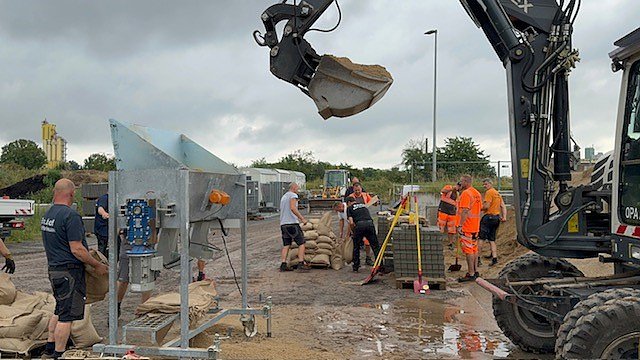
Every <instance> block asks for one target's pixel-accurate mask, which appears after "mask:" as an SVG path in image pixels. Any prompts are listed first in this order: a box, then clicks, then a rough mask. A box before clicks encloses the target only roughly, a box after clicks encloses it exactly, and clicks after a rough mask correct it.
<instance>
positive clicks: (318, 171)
mask: <svg viewBox="0 0 640 360" xmlns="http://www.w3.org/2000/svg"><path fill="white" fill-rule="evenodd" d="M432 155H433V154H432V152H430V151H429V149H428V144H427V141H426V139H425V140H410V141H409V142H408V143H407V144H406V145H405V146H404V148H403V150H402V154H401V157H402V163H401V166H394V167H392V168H391V169H377V168H373V167H364V168H362V169H358V168H355V167H354V166H352V165H351V164H348V163H339V164H332V163H330V162H327V161H321V160H318V159H316V158H315V156H314V154H313V152H311V151H302V150H295V151H294V152H292V153H290V154H287V155H285V156H283V157H281V158H280V159H279V160H278V161H276V162H268V161H267V160H266V159H265V158H264V157H263V158H260V159H257V160H254V161H252V163H251V167H258V168H272V169H283V170H294V171H300V172H302V173H304V174H305V175H306V176H307V180H308V181H314V180H318V179H322V178H323V177H324V171H325V170H329V169H345V170H349V171H350V173H351V175H352V176H357V177H359V178H361V179H363V180H365V179H366V180H368V181H371V180H386V181H390V182H395V183H403V182H408V181H411V180H413V181H415V182H428V181H430V179H431V171H432V167H431V159H432ZM436 162H437V165H438V166H437V170H436V171H437V177H438V179H455V178H457V177H458V176H460V175H461V174H471V175H472V176H474V177H495V170H494V168H493V167H492V166H491V164H490V161H489V156H488V155H486V154H485V153H484V151H483V150H482V149H481V148H480V145H478V144H476V143H475V142H474V141H473V139H472V138H469V137H454V138H447V139H445V145H444V146H443V147H439V148H437V149H436ZM11 163H13V164H17V165H19V166H22V167H24V168H26V169H31V170H38V169H42V168H43V167H44V166H45V165H46V163H47V159H46V156H45V153H44V150H42V148H40V146H38V144H36V143H35V142H34V141H31V140H26V139H19V140H15V141H13V142H11V143H9V144H6V145H4V146H3V147H2V150H1V152H0V164H11ZM57 169H58V170H100V171H111V170H115V169H116V165H115V158H114V157H112V156H107V155H105V154H100V153H95V154H91V155H89V156H88V157H87V158H86V159H85V160H84V162H83V164H82V165H80V164H79V163H77V162H75V161H73V160H70V161H67V162H65V163H61V164H59V165H58V168H57Z"/></svg>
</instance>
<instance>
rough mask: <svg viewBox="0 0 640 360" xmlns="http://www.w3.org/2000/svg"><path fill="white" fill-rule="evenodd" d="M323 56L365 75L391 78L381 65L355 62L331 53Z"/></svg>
mask: <svg viewBox="0 0 640 360" xmlns="http://www.w3.org/2000/svg"><path fill="white" fill-rule="evenodd" d="M324 56H326V57H329V58H331V59H333V60H335V61H336V62H338V63H339V64H340V65H342V66H344V67H345V68H347V69H349V70H352V71H359V72H362V73H364V74H366V75H370V76H374V77H380V78H389V79H392V77H391V74H390V73H389V72H388V71H387V69H385V68H384V67H383V66H380V65H363V64H356V63H354V62H352V61H351V60H349V59H348V58H346V57H337V56H333V55H324Z"/></svg>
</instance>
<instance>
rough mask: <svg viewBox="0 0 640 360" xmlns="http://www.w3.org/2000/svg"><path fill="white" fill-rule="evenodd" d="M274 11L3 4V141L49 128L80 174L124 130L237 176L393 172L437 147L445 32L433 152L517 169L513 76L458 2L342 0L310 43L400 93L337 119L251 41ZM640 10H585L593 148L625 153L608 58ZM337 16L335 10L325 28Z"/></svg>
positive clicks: (638, 4) (26, 1)
mask: <svg viewBox="0 0 640 360" xmlns="http://www.w3.org/2000/svg"><path fill="white" fill-rule="evenodd" d="M275 2H276V1H275V0H273V1H263V0H252V1H249V0H247V1H213V0H208V1H205V0H202V1H192V0H189V1H168V0H155V1H141V0H137V1H79V0H78V1H62V0H56V1H31V0H11V1H2V0H0V144H4V143H6V142H9V141H12V140H15V139H18V138H28V139H32V140H35V141H37V142H38V143H39V142H40V122H41V121H42V120H43V119H44V118H45V117H46V118H47V120H49V121H50V122H53V123H55V124H56V125H57V129H58V133H59V134H60V135H62V136H63V137H65V138H66V139H67V140H68V142H69V151H68V158H69V159H72V160H76V161H78V162H79V163H82V161H83V160H84V158H86V157H87V156H88V155H89V154H91V153H94V152H105V153H112V152H113V149H112V147H111V141H110V135H109V128H108V125H107V124H108V123H107V120H108V119H109V118H115V119H118V120H121V121H125V122H132V123H137V124H141V125H147V126H153V127H158V128H164V129H169V130H175V131H178V132H182V133H184V134H186V135H187V136H189V137H191V138H192V139H194V140H195V141H197V142H199V143H200V144H202V145H203V146H204V147H206V148H207V149H209V150H210V151H211V152H212V153H214V154H216V155H218V156H219V157H221V158H222V159H224V160H226V161H229V162H233V163H235V164H237V165H248V164H250V162H251V161H252V160H255V159H258V158H261V157H265V158H266V159H267V160H268V161H276V160H277V159H279V158H280V157H281V156H283V155H285V154H288V153H290V152H292V151H294V150H296V149H302V150H308V151H313V153H314V154H315V156H316V158H318V159H322V160H325V161H330V162H336V163H338V162H347V163H350V164H353V165H355V166H357V167H377V168H389V167H391V166H393V165H395V164H398V163H399V162H400V161H401V150H402V148H403V147H404V146H405V145H406V144H407V142H408V141H409V140H410V139H418V138H423V137H424V136H425V135H426V136H428V137H429V138H431V128H432V115H431V111H432V96H433V93H432V88H433V83H432V81H433V77H432V74H433V38H432V37H425V36H424V35H423V33H424V31H426V30H429V29H432V28H437V29H438V31H439V37H438V42H439V44H438V46H439V47H438V56H439V60H438V127H437V129H438V139H437V144H438V145H439V146H441V145H443V143H444V141H443V139H444V138H446V137H453V136H470V137H473V138H474V139H475V140H476V141H477V142H478V143H480V145H481V148H482V149H483V150H485V152H486V153H487V154H489V155H491V159H492V160H494V161H496V160H509V156H510V155H509V141H508V124H507V105H506V80H505V79H506V78H505V72H504V69H503V68H502V66H501V64H500V62H499V60H498V59H497V57H496V56H495V54H494V52H493V50H492V48H491V46H490V45H489V43H488V42H487V40H486V38H485V37H484V34H483V33H482V31H481V30H479V29H477V28H476V27H475V25H474V24H473V22H472V21H471V20H470V19H469V18H468V17H467V15H466V13H465V11H464V10H463V8H462V7H461V6H460V4H459V3H458V1H454V0H366V1H365V0H340V4H341V6H342V10H343V20H342V25H341V26H340V27H339V28H338V29H337V30H336V31H334V32H333V33H330V34H324V33H317V32H313V33H309V34H308V35H307V36H306V38H307V40H309V41H310V42H311V43H312V45H313V46H314V48H315V49H316V51H317V52H318V53H320V54H323V53H327V54H335V55H339V56H347V57H349V58H351V59H352V60H353V61H355V62H360V63H379V64H381V65H384V66H385V67H386V68H387V69H388V70H389V71H390V72H391V74H392V75H393V76H394V84H393V86H392V87H391V89H390V90H389V92H388V93H387V95H386V96H385V97H384V98H383V99H382V100H381V101H380V102H378V103H377V104H376V105H374V106H373V107H372V108H371V109H369V110H367V111H365V112H363V113H361V114H359V115H357V116H353V117H350V118H346V119H338V118H332V119H330V120H328V121H324V120H322V118H321V117H320V116H319V115H317V113H316V108H315V105H314V103H313V102H312V101H311V100H310V99H309V98H307V97H306V96H305V95H304V94H302V93H301V92H300V91H299V90H297V89H296V88H294V87H293V86H292V85H290V84H288V83H285V82H282V81H280V80H278V79H276V78H275V77H273V76H272V75H271V73H270V72H269V69H268V64H269V55H268V49H267V48H263V47H259V46H257V45H256V44H255V43H254V41H253V39H252V37H251V33H252V31H253V30H255V29H260V30H263V29H261V26H262V23H261V21H260V19H259V16H260V13H261V12H262V11H263V10H264V9H266V8H267V7H268V6H269V5H271V4H273V3H275ZM638 14H640V1H637V0H598V1H593V0H585V1H583V5H582V9H581V12H580V15H579V17H578V20H577V23H576V26H575V32H574V34H575V35H574V46H575V47H577V48H579V49H580V55H581V58H582V61H581V62H580V63H579V64H578V68H577V69H576V70H575V71H574V72H573V74H572V77H571V79H572V83H571V100H572V112H571V115H572V126H573V128H572V132H573V135H574V138H575V139H576V140H577V141H578V143H579V144H580V145H581V146H582V147H583V148H584V147H586V146H590V145H595V147H596V151H603V152H606V151H608V150H610V149H612V148H613V146H614V140H613V137H614V124H615V114H616V106H617V97H618V92H619V81H620V75H621V73H615V74H614V73H612V72H611V70H610V65H609V64H610V62H609V58H608V56H607V54H608V52H609V51H611V50H612V49H613V45H612V43H613V41H615V40H616V39H618V38H620V37H622V36H623V35H625V34H626V33H628V32H630V31H632V30H633V29H635V28H636V27H637V26H638V21H637V16H638ZM336 19H337V13H336V10H335V8H334V7H332V8H330V9H328V10H327V11H326V12H325V14H324V16H323V18H322V19H321V21H319V22H318V23H317V26H318V27H331V26H333V24H335V22H336ZM429 141H431V140H429Z"/></svg>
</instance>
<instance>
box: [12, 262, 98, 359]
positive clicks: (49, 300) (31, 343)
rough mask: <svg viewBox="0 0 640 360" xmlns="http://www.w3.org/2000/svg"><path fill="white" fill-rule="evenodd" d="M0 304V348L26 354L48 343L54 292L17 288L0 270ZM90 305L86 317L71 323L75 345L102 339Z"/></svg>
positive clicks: (89, 344)
mask: <svg viewBox="0 0 640 360" xmlns="http://www.w3.org/2000/svg"><path fill="white" fill-rule="evenodd" d="M0 303H1V304H3V305H0V351H2V352H9V353H17V354H24V355H26V354H28V352H29V351H30V350H32V349H33V348H36V347H38V346H42V345H44V344H45V343H46V342H47V337H48V335H49V331H48V326H49V319H51V316H53V312H54V310H55V305H56V302H55V299H54V298H53V295H51V294H48V293H44V292H35V293H34V294H27V293H23V292H21V291H17V290H16V288H15V285H14V284H13V282H12V281H11V279H10V278H9V276H8V275H7V274H4V273H1V274H0ZM90 308H91V307H90V306H89V305H87V306H86V307H85V317H84V319H83V320H81V321H74V322H73V324H72V326H71V340H72V341H73V343H74V346H75V347H78V348H86V347H90V346H93V345H94V344H97V343H98V342H100V341H102V338H101V337H100V336H98V333H97V332H96V330H95V328H94V327H93V323H92V322H91V313H90V311H91V310H90Z"/></svg>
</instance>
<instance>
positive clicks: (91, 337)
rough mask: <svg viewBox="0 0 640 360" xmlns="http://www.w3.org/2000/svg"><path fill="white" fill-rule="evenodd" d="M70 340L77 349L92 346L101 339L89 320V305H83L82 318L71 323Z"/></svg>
mask: <svg viewBox="0 0 640 360" xmlns="http://www.w3.org/2000/svg"><path fill="white" fill-rule="evenodd" d="M71 341H73V345H74V346H75V347H76V348H78V349H84V348H88V347H91V346H93V345H94V344H97V343H99V342H100V341H102V338H101V337H100V335H98V332H97V331H96V328H95V327H94V326H93V322H92V321H91V305H85V306H84V318H83V319H82V320H78V321H74V322H72V323H71Z"/></svg>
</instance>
